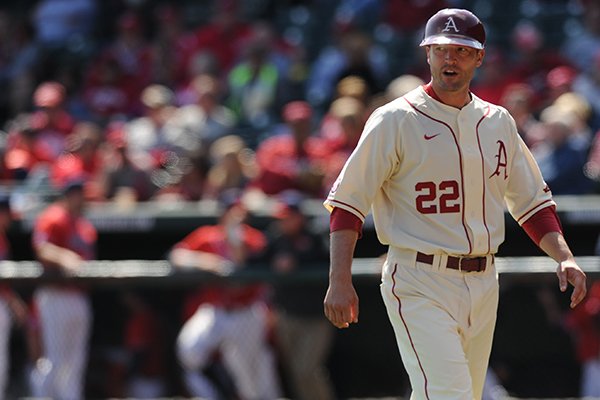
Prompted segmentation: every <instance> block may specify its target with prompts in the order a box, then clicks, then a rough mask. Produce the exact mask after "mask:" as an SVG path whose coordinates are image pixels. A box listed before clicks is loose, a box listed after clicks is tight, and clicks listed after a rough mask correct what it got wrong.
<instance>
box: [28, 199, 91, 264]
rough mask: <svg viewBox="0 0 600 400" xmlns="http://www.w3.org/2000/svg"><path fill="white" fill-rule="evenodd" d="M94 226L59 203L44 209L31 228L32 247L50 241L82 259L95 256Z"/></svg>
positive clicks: (89, 258)
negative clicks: (70, 212)
mask: <svg viewBox="0 0 600 400" xmlns="http://www.w3.org/2000/svg"><path fill="white" fill-rule="evenodd" d="M97 236H98V234H97V232H96V228H94V226H93V225H92V223H91V222H90V221H88V220H87V219H85V218H84V217H82V216H72V215H71V214H69V212H68V211H67V209H66V208H65V207H64V206H63V205H62V204H60V203H55V204H52V205H50V206H48V208H46V210H44V211H43V212H42V213H41V214H40V215H39V216H38V218H37V220H36V222H35V226H34V228H33V235H32V241H33V245H34V247H38V246H40V245H42V244H44V243H52V244H54V245H55V246H58V247H63V248H66V249H69V250H71V251H74V252H75V253H77V254H79V256H80V257H81V258H83V259H84V260H93V259H94V258H95V250H96V249H95V247H96V240H97Z"/></svg>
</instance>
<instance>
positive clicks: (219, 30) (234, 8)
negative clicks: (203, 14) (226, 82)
mask: <svg viewBox="0 0 600 400" xmlns="http://www.w3.org/2000/svg"><path fill="white" fill-rule="evenodd" d="M213 4H214V9H213V12H212V15H211V19H210V21H209V22H208V24H206V25H202V26H201V27H200V28H198V29H197V30H196V32H195V36H196V43H195V51H194V52H193V53H194V57H195V56H196V55H197V54H198V53H209V54H211V55H212V56H214V57H215V58H216V60H217V68H218V70H219V71H222V73H223V77H225V76H227V74H228V73H229V71H230V70H231V68H232V67H233V65H234V64H235V62H236V61H237V60H238V59H239V58H240V54H241V51H242V50H243V44H244V42H245V41H246V40H247V39H248V38H249V37H250V36H251V34H252V28H251V27H250V25H249V24H247V23H246V22H245V21H243V20H242V19H241V16H240V10H239V4H238V0H222V1H215V2H214V3H213Z"/></svg>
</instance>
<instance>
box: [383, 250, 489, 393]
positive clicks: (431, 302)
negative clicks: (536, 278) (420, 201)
mask: <svg viewBox="0 0 600 400" xmlns="http://www.w3.org/2000/svg"><path fill="white" fill-rule="evenodd" d="M445 265H446V257H445V256H443V255H439V256H438V255H436V256H435V257H434V260H433V264H432V265H429V264H426V263H421V262H417V261H416V252H415V251H411V250H404V249H399V248H395V247H390V250H389V252H388V257H387V260H386V262H385V264H384V267H383V271H382V283H381V294H382V297H383V300H384V303H385V305H386V309H387V313H388V317H389V319H390V322H391V324H392V326H393V328H394V332H395V335H396V341H397V343H398V347H399V350H400V355H401V357H402V362H403V363H404V367H405V369H406V371H407V373H408V375H409V378H410V383H411V387H412V395H411V400H473V399H481V396H482V392H483V385H484V381H485V375H486V371H487V367H488V360H489V355H490V351H491V347H492V340H493V334H494V327H495V323H496V312H497V307H498V276H497V273H496V270H495V267H494V265H493V261H492V257H488V261H487V265H486V269H485V271H483V272H461V271H458V270H453V269H448V268H446V266H445Z"/></svg>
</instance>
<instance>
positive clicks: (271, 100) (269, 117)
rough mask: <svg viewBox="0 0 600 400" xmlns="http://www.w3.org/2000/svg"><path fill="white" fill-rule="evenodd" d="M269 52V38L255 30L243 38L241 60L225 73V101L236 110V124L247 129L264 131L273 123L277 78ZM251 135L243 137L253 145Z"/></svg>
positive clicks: (271, 42)
mask: <svg viewBox="0 0 600 400" xmlns="http://www.w3.org/2000/svg"><path fill="white" fill-rule="evenodd" d="M273 51H274V43H273V41H272V39H271V37H270V36H269V35H266V34H259V31H257V32H256V33H255V34H253V35H251V36H250V37H249V38H248V39H247V40H246V42H245V43H244V49H243V51H242V52H241V56H242V57H241V59H240V60H239V61H238V62H237V63H235V64H234V66H233V67H232V69H231V70H230V72H229V74H228V75H227V92H228V98H227V103H226V104H227V105H228V106H229V107H230V108H231V109H232V110H233V111H234V112H235V113H236V116H237V119H238V124H240V125H241V126H242V127H247V128H249V129H250V130H251V131H255V130H257V129H262V130H266V129H268V128H269V127H270V126H271V125H272V124H273V120H274V114H275V110H276V107H277V104H278V103H277V102H278V91H279V84H280V79H281V71H280V66H279V65H277V64H276V63H275V60H274V59H273V57H272V54H273ZM251 135H252V136H250V137H247V138H245V139H246V141H247V142H249V144H250V146H253V145H254V144H255V143H254V142H257V141H258V138H257V137H255V134H252V132H251ZM251 141H252V143H251Z"/></svg>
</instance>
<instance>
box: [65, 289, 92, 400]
mask: <svg viewBox="0 0 600 400" xmlns="http://www.w3.org/2000/svg"><path fill="white" fill-rule="evenodd" d="M63 301H64V307H65V309H64V311H65V313H66V314H67V315H66V317H65V326H64V329H65V330H67V331H68V332H69V337H68V341H69V346H68V348H65V349H64V350H63V353H64V363H63V364H62V365H61V366H60V372H59V374H60V379H59V382H58V388H57V390H58V392H59V394H60V398H61V399H66V400H70V399H73V400H76V399H82V398H84V396H83V393H84V387H85V373H86V367H87V358H88V357H87V356H88V342H89V333H90V327H91V324H92V311H91V306H90V302H89V299H88V298H87V295H85V294H83V293H66V294H65V295H64V299H63Z"/></svg>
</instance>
